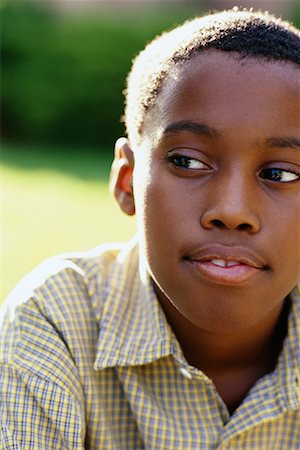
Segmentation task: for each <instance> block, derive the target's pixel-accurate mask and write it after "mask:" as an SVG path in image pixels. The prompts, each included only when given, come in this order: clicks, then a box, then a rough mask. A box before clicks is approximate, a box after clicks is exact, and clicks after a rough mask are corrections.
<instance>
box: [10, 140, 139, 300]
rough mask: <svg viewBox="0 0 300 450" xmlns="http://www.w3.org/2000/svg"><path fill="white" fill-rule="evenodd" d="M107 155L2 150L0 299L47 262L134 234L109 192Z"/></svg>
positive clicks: (130, 220) (130, 221) (132, 225)
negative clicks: (66, 253)
mask: <svg viewBox="0 0 300 450" xmlns="http://www.w3.org/2000/svg"><path fill="white" fill-rule="evenodd" d="M107 154H108V152H105V153H103V152H101V151H95V150H93V151H87V150H86V149H85V150H84V149H76V150H73V149H69V150H68V151H66V150H65V149H57V148H55V149H52V148H38V147H31V148H20V147H16V146H4V148H2V151H1V156H2V163H1V194H2V214H1V217H2V219H1V266H2V267H1V280H2V281H1V300H3V299H4V298H5V297H6V295H7V294H8V292H9V291H10V290H11V289H12V288H13V286H14V285H15V284H16V283H17V282H18V281H19V280H20V278H22V277H23V276H24V275H25V274H26V273H27V272H28V271H30V270H32V269H33V268H34V267H35V266H36V265H37V264H39V263H40V262H41V261H43V260H44V259H45V258H47V257H49V256H52V255H54V254H57V253H61V252H68V251H77V250H79V251H82V250H87V249H89V248H92V247H94V246H96V245H98V244H100V243H104V242H110V241H124V240H127V239H129V238H130V237H131V236H132V235H133V234H134V233H135V219H134V218H129V217H127V216H125V215H124V214H123V213H121V212H120V210H119V208H118V206H117V204H116V202H115V201H114V199H113V196H112V195H111V194H110V193H109V191H108V188H107V180H108V173H109V166H110V160H111V158H110V156H107Z"/></svg>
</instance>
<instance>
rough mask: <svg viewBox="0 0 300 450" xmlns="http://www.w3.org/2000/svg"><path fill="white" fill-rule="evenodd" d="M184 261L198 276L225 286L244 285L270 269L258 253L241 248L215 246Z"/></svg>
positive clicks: (190, 255) (195, 253)
mask: <svg viewBox="0 0 300 450" xmlns="http://www.w3.org/2000/svg"><path fill="white" fill-rule="evenodd" d="M183 259H184V261H185V262H186V263H188V265H189V267H191V268H192V270H193V271H194V272H195V273H196V275H198V276H199V275H200V276H201V277H203V278H205V279H207V280H208V281H211V282H213V283H216V284H223V285H232V286H234V285H240V284H244V283H246V282H249V281H251V280H253V279H254V278H256V277H257V276H258V275H259V274H261V273H262V272H264V271H265V270H267V269H268V267H267V266H266V264H265V263H264V261H263V260H262V259H261V258H260V257H259V256H258V255H257V254H256V253H254V252H252V251H250V250H249V249H245V248H241V247H227V246H222V245H221V246H220V245H213V246H210V247H205V248H202V249H200V250H197V251H195V252H193V253H191V254H189V255H188V256H186V257H184V258H183Z"/></svg>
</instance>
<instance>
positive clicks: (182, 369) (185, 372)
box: [179, 367, 193, 380]
mask: <svg viewBox="0 0 300 450" xmlns="http://www.w3.org/2000/svg"><path fill="white" fill-rule="evenodd" d="M179 370H180V372H181V373H182V375H183V376H184V377H186V378H188V379H189V380H191V379H192V378H193V377H192V375H191V374H190V372H189V371H188V370H186V369H185V368H184V367H180V369H179Z"/></svg>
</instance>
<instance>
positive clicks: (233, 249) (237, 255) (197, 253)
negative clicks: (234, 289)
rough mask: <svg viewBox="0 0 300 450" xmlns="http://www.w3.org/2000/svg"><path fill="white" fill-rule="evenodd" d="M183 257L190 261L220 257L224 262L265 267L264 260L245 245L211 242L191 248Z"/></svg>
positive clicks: (257, 267)
mask: <svg viewBox="0 0 300 450" xmlns="http://www.w3.org/2000/svg"><path fill="white" fill-rule="evenodd" d="M184 259H187V260H191V261H199V262H204V261H211V260H212V259H222V260H224V261H226V262H229V261H235V262H238V263H240V264H245V265H247V266H251V267H255V268H256V269H263V268H266V264H265V262H264V260H263V259H262V258H261V257H260V255H258V254H257V253H256V252H254V251H253V250H250V249H249V248H247V247H240V246H226V245H222V244H211V245H204V246H201V247H198V248H196V249H194V250H191V252H189V253H188V254H187V255H186V256H185V257H184Z"/></svg>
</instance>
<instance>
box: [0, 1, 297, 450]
mask: <svg viewBox="0 0 300 450" xmlns="http://www.w3.org/2000/svg"><path fill="white" fill-rule="evenodd" d="M299 64H300V36H299V32H298V31H297V30H296V29H295V28H293V27H292V26H290V25H288V24H287V23H285V22H282V21H280V20H277V19H275V18H274V17H272V16H269V15H268V14H261V13H254V12H252V11H238V10H237V9H234V10H232V11H226V12H223V13H219V14H214V15H211V16H207V17H204V18H200V19H199V18H198V19H195V20H194V21H191V22H190V23H186V24H184V25H183V26H182V27H178V28H177V29H175V30H174V31H171V32H169V33H167V34H165V35H163V36H162V37H160V38H158V39H157V40H155V41H154V42H153V43H151V44H150V45H149V46H148V47H147V48H146V49H145V50H144V52H142V53H141V54H140V55H139V56H138V58H137V59H136V61H135V63H134V65H133V69H132V71H131V74H130V75H129V78H128V89H127V94H126V95H127V96H126V112H125V116H126V125H127V132H128V138H129V139H128V140H127V139H125V138H122V139H120V140H118V141H117V143H116V150H115V160H114V164H113V167H112V175H111V186H112V188H113V190H114V193H115V197H116V199H117V201H118V203H119V205H120V207H121V209H122V210H123V211H124V212H125V213H126V214H131V215H132V214H134V213H135V212H136V215H137V225H138V239H137V241H135V240H134V241H132V242H131V243H129V244H128V245H127V246H124V247H122V248H118V247H117V246H110V247H101V248H100V249H97V250H96V251H94V252H91V253H89V254H81V255H69V256H65V257H61V258H54V259H51V260H50V261H48V262H47V263H46V264H45V265H43V266H41V267H40V269H39V270H37V271H36V272H35V273H34V275H33V277H34V282H32V283H31V282H30V281H28V284H27V286H29V288H30V290H31V292H27V293H26V295H24V294H25V293H24V287H22V286H21V287H20V289H19V291H20V295H19V296H18V295H17V291H16V293H15V294H14V297H13V299H12V300H10V302H9V306H10V307H12V306H13V305H12V302H13V301H14V299H17V301H18V303H19V305H18V308H17V309H15V312H14V314H12V313H11V315H10V316H9V313H7V315H6V317H5V320H4V326H3V335H2V350H1V359H2V369H1V370H2V371H1V377H2V381H1V383H2V416H1V417H2V419H1V420H2V436H3V446H4V448H14V449H19V448H22V449H50V448H51V449H52V448H53V449H82V448H86V449H118V450H119V449H144V448H146V449H175V448H176V449H205V450H206V449H222V450H223V449H269V448H270V449H272V450H282V449H298V448H300V385H299V384H300V381H299V380H300V298H299V291H298V290H297V287H296V286H297V283H298V280H299V273H300V270H299V269H300V256H299V244H300V235H299V226H298V220H299V217H300V202H299V190H300V152H299V147H300V126H299V125H300V107H299V95H300V92H299ZM21 294H22V296H23V297H25V298H22V299H21Z"/></svg>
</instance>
